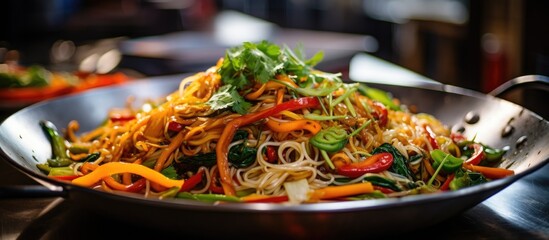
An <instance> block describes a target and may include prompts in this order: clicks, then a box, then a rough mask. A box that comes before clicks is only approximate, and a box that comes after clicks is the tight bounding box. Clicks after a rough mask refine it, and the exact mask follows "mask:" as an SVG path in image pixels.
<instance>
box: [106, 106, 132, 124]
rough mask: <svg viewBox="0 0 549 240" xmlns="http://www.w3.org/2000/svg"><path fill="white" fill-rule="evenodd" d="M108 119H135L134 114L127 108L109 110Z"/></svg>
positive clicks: (119, 120) (121, 120)
mask: <svg viewBox="0 0 549 240" xmlns="http://www.w3.org/2000/svg"><path fill="white" fill-rule="evenodd" d="M109 119H110V120H111V121H112V122H127V121H130V120H133V119H135V115H134V114H133V113H132V112H131V111H130V110H128V109H113V110H111V112H109Z"/></svg>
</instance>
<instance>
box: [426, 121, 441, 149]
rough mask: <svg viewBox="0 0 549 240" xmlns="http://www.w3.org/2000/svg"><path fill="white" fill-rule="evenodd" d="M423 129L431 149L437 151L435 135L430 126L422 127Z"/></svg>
mask: <svg viewBox="0 0 549 240" xmlns="http://www.w3.org/2000/svg"><path fill="white" fill-rule="evenodd" d="M423 129H424V130H425V133H427V139H429V142H430V143H431V147H433V149H439V148H440V147H439V146H438V143H437V140H436V139H435V137H436V136H437V135H436V134H435V132H434V131H433V129H432V128H431V126H429V125H427V124H426V125H423Z"/></svg>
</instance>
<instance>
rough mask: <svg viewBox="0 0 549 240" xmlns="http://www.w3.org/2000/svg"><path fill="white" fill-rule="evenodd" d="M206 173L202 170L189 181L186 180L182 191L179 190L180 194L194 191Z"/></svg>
mask: <svg viewBox="0 0 549 240" xmlns="http://www.w3.org/2000/svg"><path fill="white" fill-rule="evenodd" d="M203 173H204V171H203V170H202V169H200V170H198V172H196V173H195V174H194V175H192V176H191V177H190V178H189V179H187V180H185V183H183V186H181V189H179V192H188V191H190V190H192V189H193V188H194V187H196V185H198V184H199V183H200V182H201V181H202V175H204V174H203Z"/></svg>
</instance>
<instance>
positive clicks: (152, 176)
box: [72, 162, 185, 188]
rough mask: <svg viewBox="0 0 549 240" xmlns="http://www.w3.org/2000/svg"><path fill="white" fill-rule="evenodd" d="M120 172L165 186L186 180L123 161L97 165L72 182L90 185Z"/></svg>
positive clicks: (179, 184)
mask: <svg viewBox="0 0 549 240" xmlns="http://www.w3.org/2000/svg"><path fill="white" fill-rule="evenodd" d="M119 173H133V174H137V175H140V176H142V177H144V178H146V179H149V180H150V181H152V182H155V183H158V184H160V185H161V186H163V187H167V188H171V187H178V188H180V187H181V186H183V183H184V182H185V180H173V179H169V178H167V177H166V176H164V175H162V173H159V172H157V171H155V170H153V169H151V168H148V167H146V166H143V165H141V164H133V163H123V162H109V163H105V164H103V165H100V166H99V167H97V168H96V169H95V170H94V171H93V172H91V173H89V174H87V175H84V176H82V177H79V178H76V179H74V180H72V183H74V184H76V185H79V186H84V187H89V186H92V185H93V184H95V183H96V182H98V181H99V180H101V179H102V178H104V177H107V176H111V175H113V174H119Z"/></svg>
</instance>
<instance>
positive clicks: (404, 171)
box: [372, 143, 414, 180]
mask: <svg viewBox="0 0 549 240" xmlns="http://www.w3.org/2000/svg"><path fill="white" fill-rule="evenodd" d="M382 152H388V153H390V154H391V155H393V164H392V165H391V168H390V169H389V171H391V172H394V173H397V174H400V175H402V176H404V177H406V178H408V179H410V180H414V176H413V174H412V173H411V172H410V169H409V168H408V163H407V160H406V158H405V157H404V156H403V155H402V154H401V153H400V152H399V151H398V150H397V149H396V148H395V147H393V145H391V144H389V143H383V144H381V145H380V146H379V147H377V148H375V149H374V150H373V151H372V154H378V153H382Z"/></svg>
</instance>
